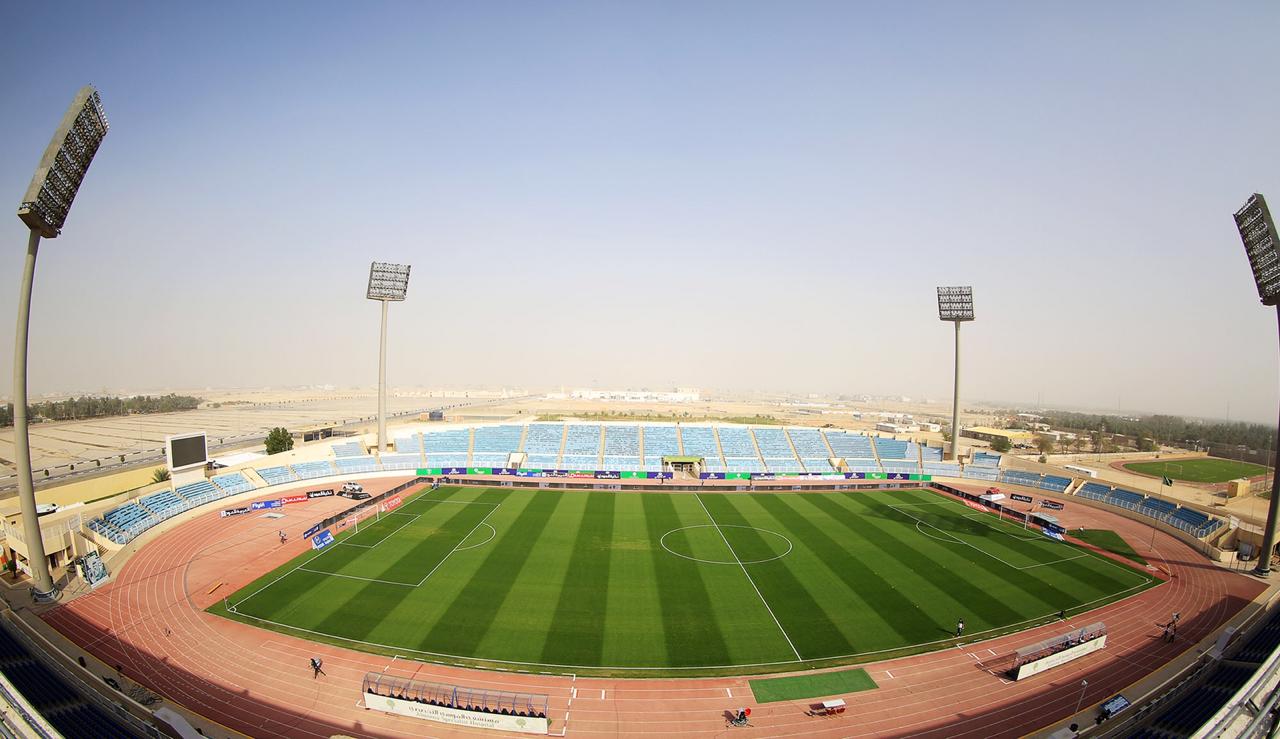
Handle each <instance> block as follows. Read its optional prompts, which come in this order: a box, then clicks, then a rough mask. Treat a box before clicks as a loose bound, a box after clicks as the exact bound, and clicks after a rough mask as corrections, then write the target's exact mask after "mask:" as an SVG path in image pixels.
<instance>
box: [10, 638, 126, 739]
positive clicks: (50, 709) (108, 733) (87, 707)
mask: <svg viewBox="0 0 1280 739" xmlns="http://www.w3.org/2000/svg"><path fill="white" fill-rule="evenodd" d="M0 672H2V673H4V676H5V679H6V680H7V681H8V682H9V684H11V685H13V687H14V688H16V689H17V690H18V692H19V693H21V694H22V697H23V698H25V699H26V701H27V703H28V704H30V706H31V707H32V708H34V709H36V710H37V711H39V712H40V715H41V717H43V719H44V720H45V721H47V722H48V723H49V724H52V726H53V728H54V729H56V730H57V731H58V732H59V733H60V734H62V736H64V737H94V739H133V738H134V737H143V736H147V735H148V732H146V731H144V730H143V727H141V726H138V725H137V724H136V723H135V722H129V723H128V724H125V723H121V722H120V721H118V720H117V719H116V718H115V717H113V716H112V714H111V713H109V712H107V711H104V710H103V709H102V708H100V707H99V706H98V704H97V703H95V702H94V701H92V700H91V699H89V698H87V697H86V696H88V695H90V694H89V693H87V692H86V693H80V692H78V691H77V690H76V689H74V688H73V687H72V684H73V683H71V682H70V681H68V680H64V679H63V678H62V677H60V676H59V675H58V674H57V673H55V672H54V671H53V670H51V669H50V668H49V667H47V666H45V664H44V663H43V662H42V661H40V660H39V659H37V658H36V657H35V656H34V655H33V654H32V653H31V651H30V650H28V649H27V647H25V646H23V644H22V643H21V642H20V641H19V640H18V639H17V638H15V637H14V636H13V635H11V634H10V633H9V630H8V628H0ZM4 691H5V692H8V690H7V688H6V689H4ZM10 704H11V705H12V701H11V702H10ZM9 727H10V725H9V722H8V721H5V731H4V735H5V736H14V734H12V733H10V732H9ZM23 735H24V734H18V736H23Z"/></svg>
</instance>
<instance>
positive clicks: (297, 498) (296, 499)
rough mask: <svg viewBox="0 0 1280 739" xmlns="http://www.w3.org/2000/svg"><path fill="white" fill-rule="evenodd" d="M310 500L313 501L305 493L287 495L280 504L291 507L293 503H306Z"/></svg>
mask: <svg viewBox="0 0 1280 739" xmlns="http://www.w3.org/2000/svg"><path fill="white" fill-rule="evenodd" d="M308 500H311V498H310V497H309V496H308V495H307V494H306V493H303V494H302V495H286V496H284V497H283V498H281V499H280V502H281V503H283V504H284V505H290V504H292V503H306V502H307V501H308Z"/></svg>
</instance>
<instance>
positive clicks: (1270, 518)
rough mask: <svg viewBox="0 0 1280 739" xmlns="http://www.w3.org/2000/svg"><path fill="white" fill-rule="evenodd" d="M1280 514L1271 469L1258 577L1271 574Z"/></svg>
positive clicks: (1279, 426)
mask: <svg viewBox="0 0 1280 739" xmlns="http://www.w3.org/2000/svg"><path fill="white" fill-rule="evenodd" d="M1276 327H1277V329H1278V330H1280V303H1276ZM1276 449H1278V450H1280V420H1277V423H1276ZM1278 514H1280V476H1278V475H1276V470H1275V467H1272V468H1271V500H1269V501H1267V527H1266V528H1265V529H1263V532H1262V556H1261V557H1258V569H1256V570H1255V571H1254V572H1255V573H1256V574H1257V575H1258V577H1267V576H1268V575H1270V574H1271V550H1273V549H1275V546H1276V517H1277V515H1278Z"/></svg>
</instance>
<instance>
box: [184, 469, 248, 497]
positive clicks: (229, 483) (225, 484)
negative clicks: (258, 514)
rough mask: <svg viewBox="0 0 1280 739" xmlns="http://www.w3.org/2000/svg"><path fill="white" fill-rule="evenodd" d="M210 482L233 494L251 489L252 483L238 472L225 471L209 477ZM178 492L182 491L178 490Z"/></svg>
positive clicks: (228, 493)
mask: <svg viewBox="0 0 1280 739" xmlns="http://www.w3.org/2000/svg"><path fill="white" fill-rule="evenodd" d="M209 480H210V482H212V483H213V484H214V485H217V486H218V487H219V488H221V489H222V491H223V492H225V493H226V494H227V495H235V494H236V493H244V492H248V491H250V490H253V488H254V485H253V483H252V482H249V480H248V478H246V477H245V476H244V475H242V474H240V473H239V472H227V473H224V474H221V475H214V476H213V477H211V478H209ZM178 492H180V493H181V492H182V491H181V490H179V491H178Z"/></svg>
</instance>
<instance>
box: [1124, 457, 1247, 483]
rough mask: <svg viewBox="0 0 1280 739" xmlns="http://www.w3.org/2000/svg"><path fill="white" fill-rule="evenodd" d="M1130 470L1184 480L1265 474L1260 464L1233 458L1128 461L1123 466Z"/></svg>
mask: <svg viewBox="0 0 1280 739" xmlns="http://www.w3.org/2000/svg"><path fill="white" fill-rule="evenodd" d="M1124 468H1125V469H1126V470H1129V471H1130V472H1137V473H1139V474H1142V475H1152V476H1154V477H1168V478H1169V479H1171V480H1182V481H1185V482H1226V481H1227V480H1235V479H1237V478H1241V477H1257V476H1258V475H1265V474H1266V473H1267V468H1266V467H1263V466H1262V465H1260V464H1251V463H1249V462H1237V461H1235V460H1233V459H1215V458H1213V457H1200V458H1198V459H1179V460H1174V461H1169V462H1163V461H1153V462H1130V463H1128V464H1126V465H1125V466H1124Z"/></svg>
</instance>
